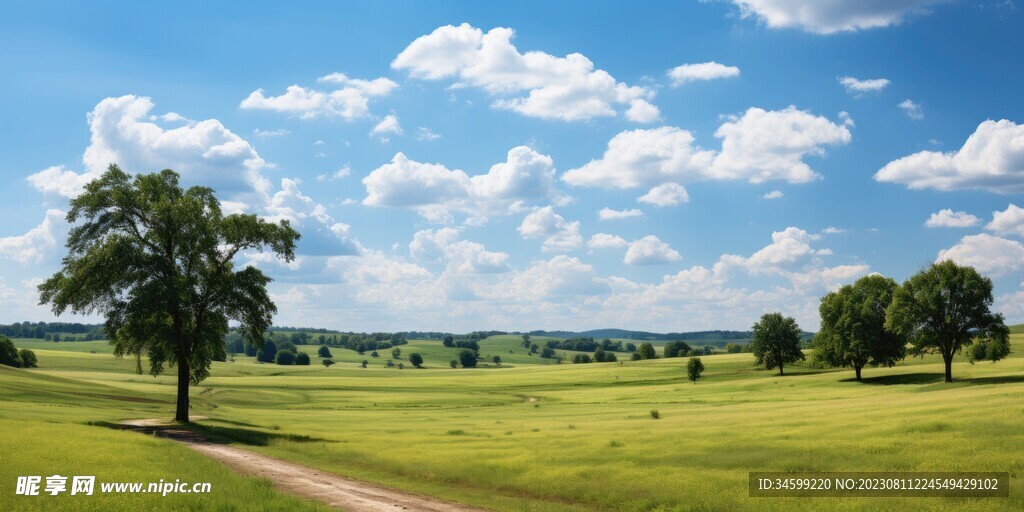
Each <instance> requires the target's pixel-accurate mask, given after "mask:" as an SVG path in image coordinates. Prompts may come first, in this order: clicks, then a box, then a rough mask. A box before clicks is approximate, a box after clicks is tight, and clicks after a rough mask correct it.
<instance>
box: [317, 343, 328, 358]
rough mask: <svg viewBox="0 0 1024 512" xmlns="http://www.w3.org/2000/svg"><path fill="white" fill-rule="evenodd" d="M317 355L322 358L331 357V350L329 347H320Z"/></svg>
mask: <svg viewBox="0 0 1024 512" xmlns="http://www.w3.org/2000/svg"><path fill="white" fill-rule="evenodd" d="M316 355H318V356H320V357H331V349H329V348H327V345H320V348H318V349H317V351H316Z"/></svg>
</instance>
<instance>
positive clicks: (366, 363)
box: [360, 359, 370, 368]
mask: <svg viewBox="0 0 1024 512" xmlns="http://www.w3.org/2000/svg"><path fill="white" fill-rule="evenodd" d="M368 364H370V362H369V361H367V360H366V359H363V362H362V363H360V366H362V367H363V368H366V365H368Z"/></svg>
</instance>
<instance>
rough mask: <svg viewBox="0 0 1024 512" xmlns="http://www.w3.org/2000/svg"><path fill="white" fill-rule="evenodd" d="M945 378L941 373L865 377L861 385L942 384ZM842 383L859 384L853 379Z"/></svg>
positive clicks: (843, 380)
mask: <svg viewBox="0 0 1024 512" xmlns="http://www.w3.org/2000/svg"><path fill="white" fill-rule="evenodd" d="M943 378H944V376H943V375H942V374H941V373H903V374H900V375H882V376H880V377H864V378H863V379H861V383H862V384H876V385H882V386H892V385H895V384H935V383H936V382H942V380H943ZM840 382H857V379H855V378H853V377H851V378H849V379H842V380H841V381H840Z"/></svg>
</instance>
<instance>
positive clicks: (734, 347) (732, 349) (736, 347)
mask: <svg viewBox="0 0 1024 512" xmlns="http://www.w3.org/2000/svg"><path fill="white" fill-rule="evenodd" d="M725 351H726V352H728V353H730V354H736V353H739V352H742V351H743V345H740V344H738V343H726V344H725Z"/></svg>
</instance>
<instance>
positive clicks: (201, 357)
mask: <svg viewBox="0 0 1024 512" xmlns="http://www.w3.org/2000/svg"><path fill="white" fill-rule="evenodd" d="M178 178H179V176H178V174H177V173H175V172H174V171H171V170H164V171H161V172H159V173H154V174H145V175H143V174H140V175H136V176H135V177H134V178H133V177H131V176H129V175H128V174H127V173H125V172H123V171H122V170H121V169H119V168H118V167H117V166H116V165H111V166H110V168H109V169H108V170H107V172H105V173H104V174H103V175H102V176H100V177H99V178H98V179H96V180H93V181H91V182H89V183H88V184H87V185H86V186H85V190H84V191H83V192H82V194H80V195H79V196H78V197H76V198H74V199H72V200H71V205H70V206H71V208H70V210H69V212H68V214H67V221H68V223H69V224H71V225H73V226H74V227H73V228H71V230H70V232H69V233H68V238H67V248H68V254H67V256H66V257H65V258H64V260H63V264H62V268H61V269H60V270H59V271H58V272H57V273H56V274H54V275H53V277H51V278H49V279H47V280H46V281H45V282H44V283H43V284H41V285H39V293H40V303H44V304H47V303H48V304H51V305H52V309H53V312H54V313H55V314H57V315H60V314H62V313H64V312H65V311H67V310H71V312H73V313H77V314H97V313H98V314H102V315H104V316H105V317H106V324H105V330H106V332H107V334H109V335H110V341H111V343H112V344H113V345H114V353H115V354H116V355H118V356H124V355H134V356H136V357H139V356H141V355H143V354H145V355H146V356H147V360H148V361H149V364H150V373H152V374H153V375H159V374H160V373H162V372H163V370H164V367H165V366H167V365H171V366H177V368H178V374H179V379H178V382H179V394H178V401H177V412H176V414H175V419H177V420H180V421H188V409H189V396H188V386H189V384H190V383H191V384H197V383H199V382H201V381H202V380H203V379H205V378H206V377H207V376H208V375H209V372H210V365H211V363H212V362H213V361H214V360H215V359H223V354H224V342H223V340H224V335H225V334H226V333H227V331H228V321H229V320H235V321H237V322H239V323H240V324H241V325H240V332H241V333H242V336H243V337H244V338H245V339H246V340H247V341H249V342H250V343H253V344H256V345H259V344H260V343H261V342H262V341H263V333H264V332H265V331H266V330H267V328H268V327H270V325H271V318H272V316H273V314H274V313H275V312H276V311H277V308H276V307H275V306H274V303H273V301H271V300H270V296H269V295H268V294H267V290H266V287H267V284H268V283H269V282H270V278H269V277H267V276H266V275H264V274H263V272H262V271H260V270H259V269H258V268H256V267H253V266H244V267H242V268H241V269H235V267H234V263H233V261H232V260H233V259H234V257H235V255H236V254H238V252H240V251H254V250H262V249H263V248H264V247H269V248H270V249H271V251H272V252H273V253H275V254H276V255H277V256H279V257H280V258H283V259H284V260H285V261H292V260H293V259H295V242H296V241H297V240H298V239H299V234H298V233H297V232H296V231H295V230H294V229H292V228H291V226H290V225H289V223H288V221H281V223H280V224H275V223H272V222H268V221H266V220H263V219H262V218H260V217H258V216H256V215H241V214H233V215H227V216H225V215H223V214H222V212H221V207H220V202H219V201H218V200H217V198H216V196H215V195H214V191H213V190H212V189H210V188H206V187H191V188H189V189H187V190H184V189H182V187H181V186H180V185H179V184H178Z"/></svg>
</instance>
